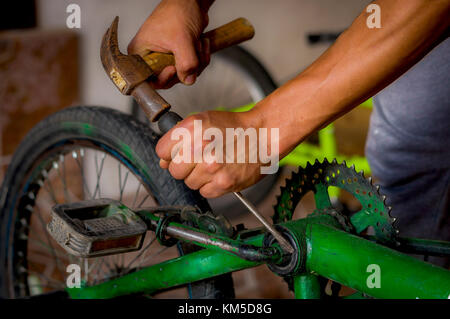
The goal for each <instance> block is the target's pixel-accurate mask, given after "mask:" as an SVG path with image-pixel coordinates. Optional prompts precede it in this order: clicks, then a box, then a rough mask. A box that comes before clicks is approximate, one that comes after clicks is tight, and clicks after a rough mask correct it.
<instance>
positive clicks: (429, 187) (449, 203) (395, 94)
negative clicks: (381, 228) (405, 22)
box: [366, 38, 450, 267]
mask: <svg viewBox="0 0 450 319" xmlns="http://www.w3.org/2000/svg"><path fill="white" fill-rule="evenodd" d="M366 156H367V159H368V160H369V163H370V165H371V168H372V173H373V175H374V176H375V177H376V178H377V183H378V184H380V185H381V192H382V193H383V194H384V195H386V196H387V204H388V205H391V206H392V215H393V217H397V218H398V221H397V223H396V226H397V228H398V229H399V230H400V235H401V236H410V237H422V238H430V239H440V240H448V241H450V40H449V39H448V38H447V39H446V40H445V41H443V42H441V43H440V44H439V45H438V46H437V47H436V48H434V49H433V50H432V51H431V52H430V53H429V54H428V55H426V56H425V57H424V58H423V59H422V60H421V61H420V62H418V63H417V64H416V65H415V66H413V67H412V68H411V69H410V70H409V71H408V72H407V73H405V74H404V75H403V76H402V77H400V78H399V79H397V80H396V81H395V82H393V83H392V84H391V85H390V86H388V87H387V88H385V89H384V90H383V91H381V92H380V93H379V94H378V95H376V96H375V97H374V110H373V113H372V117H371V122H370V129H369V135H368V139H367V143H366ZM429 261H430V262H432V263H435V264H438V265H441V266H444V267H450V258H438V257H430V259H429Z"/></svg>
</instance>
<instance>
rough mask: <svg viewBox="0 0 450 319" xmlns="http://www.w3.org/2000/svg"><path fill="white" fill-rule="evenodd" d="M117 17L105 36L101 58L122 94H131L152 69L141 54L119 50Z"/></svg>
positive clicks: (150, 73)
mask: <svg viewBox="0 0 450 319" xmlns="http://www.w3.org/2000/svg"><path fill="white" fill-rule="evenodd" d="M118 24H119V17H116V18H115V19H114V21H113V23H112V24H111V26H110V27H109V29H108V30H107V31H106V33H105V35H104V36H103V40H102V46H101V49H100V58H101V60H102V64H103V68H104V69H105V71H106V73H107V74H108V76H109V77H110V79H111V80H112V81H113V82H114V84H115V85H116V86H117V88H118V89H119V90H120V91H121V92H122V94H126V95H129V94H131V92H132V91H133V89H134V88H135V87H136V86H138V85H139V84H141V83H142V82H144V81H145V80H147V79H148V78H149V77H150V76H151V75H152V74H153V72H152V70H151V69H150V67H149V66H148V65H147V64H146V63H145V61H144V60H143V59H142V58H141V57H140V56H139V55H134V54H132V55H125V54H122V53H121V52H120V50H119V44H118V40H117V27H118Z"/></svg>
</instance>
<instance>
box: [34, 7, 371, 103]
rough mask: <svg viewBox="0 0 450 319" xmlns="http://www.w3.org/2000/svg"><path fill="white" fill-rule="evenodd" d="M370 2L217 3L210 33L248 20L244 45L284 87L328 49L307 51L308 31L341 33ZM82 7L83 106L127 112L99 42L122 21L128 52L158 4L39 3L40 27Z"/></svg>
mask: <svg viewBox="0 0 450 319" xmlns="http://www.w3.org/2000/svg"><path fill="white" fill-rule="evenodd" d="M368 2H369V1H368V0H278V1H275V0H217V1H216V3H215V4H214V5H213V7H212V8H211V11H210V27H217V26H219V25H221V24H224V23H226V22H229V21H230V20H233V19H235V18H237V17H240V16H242V17H246V18H248V19H249V20H250V21H251V22H252V24H253V25H254V26H255V29H256V36H255V38H254V39H253V40H251V41H250V42H248V43H246V44H245V47H247V48H248V49H250V50H251V51H252V52H253V53H254V54H255V55H256V56H257V57H258V58H260V59H261V61H262V62H263V63H264V64H265V65H266V67H267V68H268V69H269V71H270V73H271V74H272V75H273V76H274V78H275V80H276V81H278V82H284V81H286V80H287V79H289V78H290V77H292V76H294V75H295V74H296V73H298V71H300V70H301V69H303V68H304V67H306V66H307V65H308V64H309V63H311V62H312V61H313V60H314V59H315V58H317V57H318V56H319V55H320V53H321V52H323V50H324V49H325V48H326V46H324V45H317V46H313V47H310V46H308V45H307V42H306V39H305V34H306V32H311V31H342V30H343V29H345V28H346V27H347V26H348V25H349V24H350V23H351V21H352V20H353V19H354V18H355V17H356V16H357V15H358V13H359V12H361V11H362V10H363V9H364V7H365V5H366V4H367V3H368ZM70 3H77V4H79V5H80V7H81V15H82V20H81V29H80V31H79V32H80V37H81V52H80V57H81V90H82V92H81V94H82V102H83V103H84V104H89V105H105V106H111V107H115V108H118V109H122V110H125V109H126V108H127V107H128V105H129V99H128V98H127V97H124V96H121V95H120V94H119V93H118V92H117V90H116V89H115V88H114V87H113V84H112V83H111V82H110V80H109V79H108V78H107V77H106V75H105V73H104V71H103V68H102V66H101V63H100V58H99V48H100V42H101V38H102V36H103V34H104V32H105V30H106V28H107V27H108V26H109V24H110V23H111V22H112V19H113V18H114V16H116V15H119V16H120V25H119V41H120V47H121V48H122V50H123V51H126V46H127V44H128V42H129V41H130V40H131V38H132V37H133V36H134V34H135V33H136V31H137V30H138V28H139V26H140V24H141V23H142V22H143V21H144V20H145V18H146V17H147V16H148V15H149V14H150V12H151V11H152V9H153V8H154V7H155V6H156V4H157V3H158V1H156V0H128V1H124V0H38V10H39V13H38V19H39V25H40V26H41V27H43V28H55V27H56V28H65V27H66V18H67V15H68V14H67V13H66V7H67V5H68V4H70Z"/></svg>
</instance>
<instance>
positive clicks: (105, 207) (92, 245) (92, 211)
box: [47, 199, 147, 258]
mask: <svg viewBox="0 0 450 319" xmlns="http://www.w3.org/2000/svg"><path fill="white" fill-rule="evenodd" d="M51 216H52V219H51V221H50V223H49V224H48V225H47V230H48V232H49V233H50V235H51V236H52V237H53V238H54V239H55V240H56V241H57V242H58V244H59V245H60V246H61V247H63V248H64V249H65V250H66V251H67V252H68V253H69V254H71V255H75V256H79V257H83V258H90V257H99V256H105V255H113V254H120V253H125V252H130V251H136V250H139V249H141V247H142V243H143V241H144V237H145V233H146V231H147V225H146V224H145V222H144V221H143V220H142V219H141V218H140V217H139V216H138V215H136V214H135V213H134V212H133V211H131V210H130V209H128V208H127V207H126V206H125V205H123V204H122V203H120V202H118V201H115V200H111V199H96V200H88V201H82V202H79V203H70V204H60V205H56V206H54V207H53V209H52V213H51Z"/></svg>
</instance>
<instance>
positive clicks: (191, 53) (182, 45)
mask: <svg viewBox="0 0 450 319" xmlns="http://www.w3.org/2000/svg"><path fill="white" fill-rule="evenodd" d="M173 53H174V55H175V67H176V69H177V75H178V78H179V79H180V81H181V82H183V83H184V84H186V85H192V84H194V83H195V80H196V79H197V72H198V68H199V65H200V61H199V58H198V56H197V50H196V48H195V45H193V41H189V40H188V39H186V38H182V39H180V41H177V44H176V47H175V49H174V52H173Z"/></svg>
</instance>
